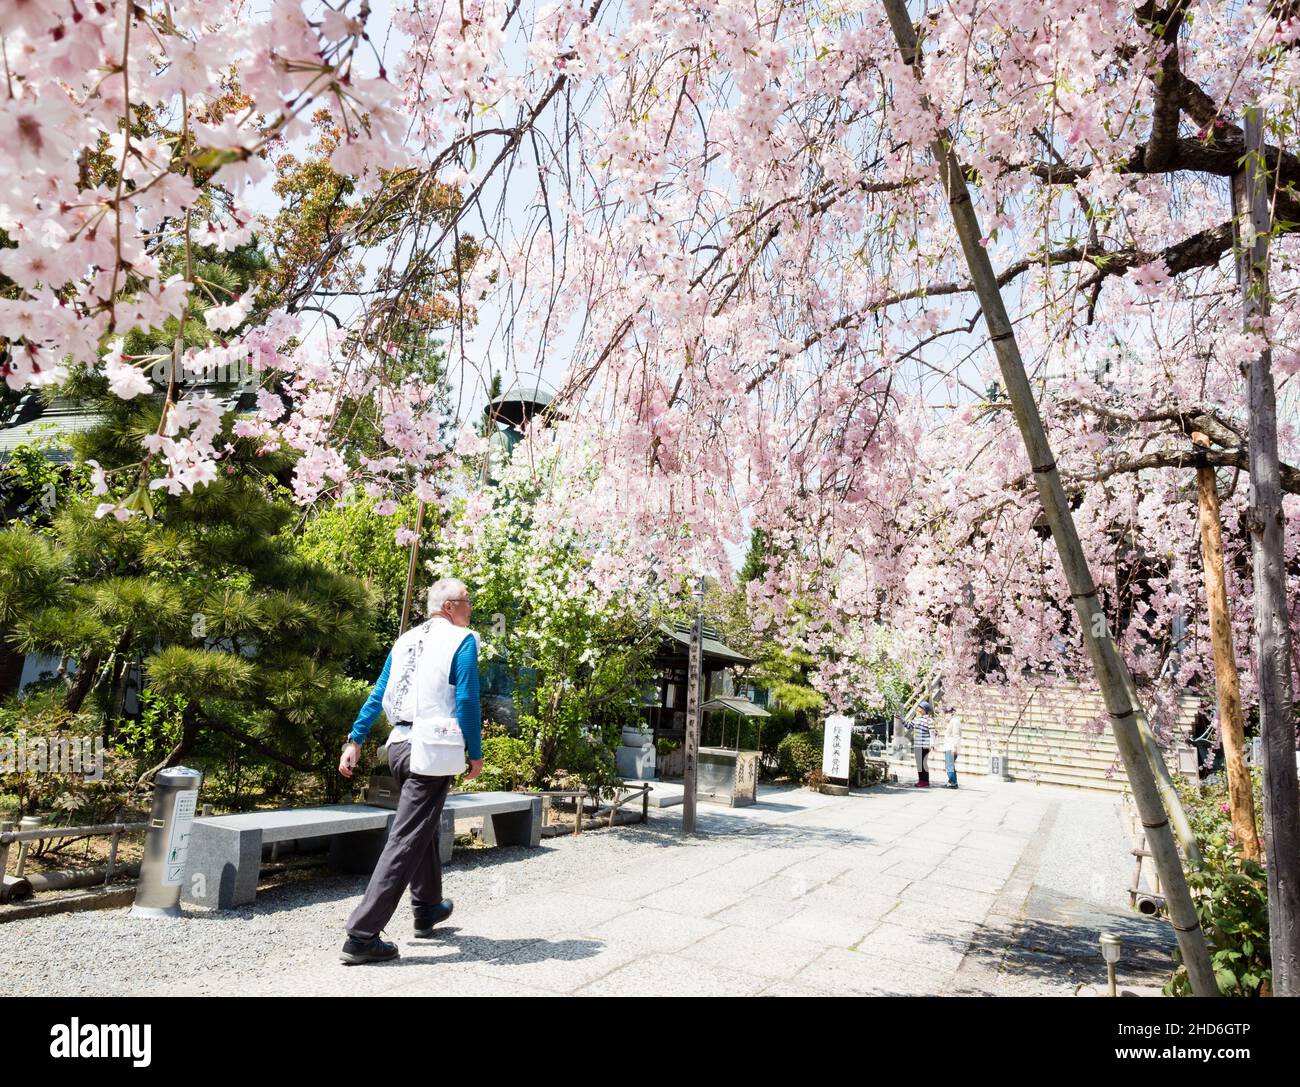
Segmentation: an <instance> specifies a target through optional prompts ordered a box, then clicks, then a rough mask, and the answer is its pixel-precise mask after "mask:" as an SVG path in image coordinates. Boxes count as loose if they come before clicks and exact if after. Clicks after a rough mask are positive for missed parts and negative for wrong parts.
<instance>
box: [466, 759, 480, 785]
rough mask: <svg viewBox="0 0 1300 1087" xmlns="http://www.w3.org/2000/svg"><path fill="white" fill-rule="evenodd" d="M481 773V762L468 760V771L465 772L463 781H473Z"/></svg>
mask: <svg viewBox="0 0 1300 1087" xmlns="http://www.w3.org/2000/svg"><path fill="white" fill-rule="evenodd" d="M481 773H483V760H482V759H470V760H469V769H468V770H466V771H465V780H466V781H473V780H474V779H475V778H476V777H478V776H479V774H481Z"/></svg>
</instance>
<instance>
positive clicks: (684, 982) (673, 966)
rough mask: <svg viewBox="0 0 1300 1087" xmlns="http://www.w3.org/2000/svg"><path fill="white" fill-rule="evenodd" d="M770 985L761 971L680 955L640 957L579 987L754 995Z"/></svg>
mask: <svg viewBox="0 0 1300 1087" xmlns="http://www.w3.org/2000/svg"><path fill="white" fill-rule="evenodd" d="M765 985H766V980H765V979H764V978H762V977H760V976H759V975H757V974H745V973H741V972H740V971H739V970H728V969H726V968H725V967H721V966H714V965H712V964H710V963H702V962H694V961H692V960H690V959H683V958H680V957H679V956H676V955H651V956H649V957H647V958H643V959H638V960H637V961H635V962H631V963H628V964H627V965H626V966H623V967H621V968H619V969H618V970H615V971H614V972H613V973H612V974H607V975H605V976H604V977H603V978H600V979H598V980H597V981H594V982H591V983H590V984H588V985H584V986H582V987H581V988H580V989H578V990H577V993H578V995H581V996H754V995H757V994H758V993H759V992H760V991H761V990H762V989H763V988H764V986H765Z"/></svg>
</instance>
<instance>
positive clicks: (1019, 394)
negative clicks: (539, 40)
mask: <svg viewBox="0 0 1300 1087" xmlns="http://www.w3.org/2000/svg"><path fill="white" fill-rule="evenodd" d="M882 3H883V4H884V7H885V11H886V13H887V14H888V16H889V22H890V25H891V26H892V28H893V31H894V37H895V38H896V39H897V41H898V46H899V50H900V51H901V53H902V55H903V61H904V63H906V64H907V65H908V66H909V67H914V66H916V65H918V64H919V62H920V56H919V53H918V50H917V45H916V31H915V30H914V29H913V27H912V19H911V16H910V15H909V14H908V11H907V2H906V0H882ZM931 151H932V153H933V155H934V158H935V162H936V163H937V165H938V168H939V175H940V177H941V178H942V180H943V184H944V189H945V191H946V192H947V194H948V206H949V209H950V210H951V212H952V216H953V222H954V225H955V227H956V230H957V236H958V238H959V239H960V241H961V246H962V250H963V252H964V253H965V255H966V263H967V265H968V266H969V267H970V272H971V281H972V283H973V284H974V287H975V293H976V295H977V297H978V299H979V303H980V311H981V313H982V314H983V316H984V321H985V324H986V326H987V328H988V331H989V338H990V341H991V342H992V345H993V350H994V351H995V352H996V354H997V360H998V367H999V369H1000V370H1001V372H1002V383H1003V386H1004V387H1005V388H1006V390H1007V396H1008V399H1009V400H1010V401H1011V408H1012V411H1013V412H1014V413H1015V417H1016V423H1017V424H1018V426H1019V428H1020V434H1021V437H1022V438H1023V440H1024V443H1025V451H1026V452H1027V453H1028V456H1029V464H1030V467H1031V469H1032V470H1033V475H1034V483H1035V485H1036V487H1037V488H1038V498H1039V501H1040V503H1041V504H1042V507H1043V513H1044V515H1045V516H1046V518H1047V522H1048V524H1049V525H1050V527H1051V530H1052V539H1053V541H1054V542H1055V543H1056V549H1057V552H1058V554H1059V555H1060V558H1061V565H1062V566H1063V567H1064V569H1065V576H1066V578H1067V580H1068V581H1069V584H1070V595H1071V597H1072V598H1073V600H1074V606H1075V610H1076V612H1077V613H1078V616H1079V625H1080V627H1081V629H1082V633H1083V642H1084V646H1085V647H1086V648H1087V650H1088V655H1089V657H1090V658H1091V659H1092V666H1093V671H1094V672H1095V674H1096V677H1097V682H1098V685H1099V686H1100V687H1101V693H1102V697H1103V698H1104V699H1105V701H1106V709H1107V712H1108V713H1109V715H1110V719H1111V728H1112V730H1113V731H1114V734H1115V743H1116V746H1117V747H1118V748H1119V751H1120V755H1121V756H1122V757H1123V759H1124V766H1125V769H1126V770H1127V772H1128V780H1129V786H1130V788H1132V790H1133V799H1134V801H1135V803H1136V804H1137V809H1138V814H1139V816H1140V817H1141V819H1142V824H1143V826H1144V827H1145V828H1146V835H1147V845H1148V848H1149V849H1150V850H1151V853H1152V859H1153V860H1154V862H1155V867H1156V871H1157V872H1158V873H1159V875H1160V881H1161V883H1162V884H1163V885H1164V888H1165V904H1166V906H1167V907H1168V909H1169V917H1170V919H1171V920H1172V921H1173V925H1174V931H1175V933H1176V934H1177V938H1178V946H1179V949H1180V950H1181V952H1182V956H1183V961H1184V962H1185V963H1186V965H1187V974H1188V978H1189V980H1190V982H1191V987H1192V991H1193V992H1194V993H1195V994H1196V995H1197V996H1218V995H1219V986H1218V982H1217V981H1216V980H1215V977H1214V970H1213V968H1212V967H1211V965H1210V956H1209V951H1208V949H1207V948H1206V944H1205V936H1204V934H1203V933H1202V932H1201V926H1200V922H1199V920H1198V919H1197V915H1196V910H1195V907H1194V906H1193V905H1192V896H1191V893H1190V892H1189V891H1188V888H1187V879H1186V877H1185V875H1184V873H1183V867H1182V862H1181V861H1180V860H1179V857H1178V847H1177V846H1176V845H1175V844H1174V836H1173V833H1172V831H1171V830H1170V827H1169V819H1168V817H1167V816H1166V815H1165V810H1164V808H1163V807H1162V805H1161V803H1160V794H1159V792H1158V791H1157V789H1156V783H1155V778H1154V776H1153V774H1152V770H1151V765H1150V763H1149V762H1148V761H1147V757H1146V753H1145V752H1144V751H1143V747H1142V740H1141V737H1140V735H1139V732H1138V728H1137V724H1136V721H1135V719H1134V711H1133V704H1132V702H1131V701H1130V699H1129V694H1128V687H1127V686H1126V679H1127V671H1128V670H1127V669H1126V668H1125V666H1124V662H1123V661H1122V660H1121V659H1120V656H1119V653H1118V651H1117V649H1116V647H1115V643H1114V640H1113V639H1112V637H1111V635H1110V631H1109V628H1108V626H1107V624H1106V617H1105V613H1104V612H1103V611H1102V610H1101V606H1100V602H1099V601H1098V599H1097V587H1096V584H1095V583H1094V582H1093V580H1092V574H1091V572H1090V571H1089V569H1088V561H1087V558H1086V557H1085V556H1084V553H1083V545H1082V544H1081V543H1080V542H1079V534H1078V531H1077V530H1076V528H1075V525H1074V516H1073V514H1071V512H1070V505H1069V502H1068V500H1067V499H1066V496H1065V489H1064V487H1063V486H1062V485H1061V475H1060V473H1059V472H1058V471H1057V469H1056V460H1055V458H1054V457H1053V455H1052V448H1051V445H1050V443H1049V442H1048V440H1047V434H1046V432H1045V431H1044V430H1043V421H1042V417H1041V416H1040V415H1039V412H1038V404H1037V402H1036V401H1035V399H1034V393H1033V389H1032V388H1031V387H1030V384H1029V378H1028V375H1027V374H1026V373H1025V366H1024V362H1023V360H1022V359H1021V357H1020V348H1019V346H1018V345H1017V343H1016V337H1015V330H1014V329H1013V327H1012V325H1011V319H1010V316H1009V315H1008V313H1007V308H1006V305H1005V303H1004V302H1003V300H1002V292H1001V289H1000V288H999V287H998V281H997V277H996V276H995V275H994V272H993V265H992V262H991V261H990V260H989V255H988V252H987V251H986V250H985V249H984V247H983V246H982V245H980V238H981V237H982V236H983V232H982V231H981V230H980V226H979V220H978V218H977V217H976V215H975V209H974V207H973V205H972V204H971V199H970V190H969V189H968V188H967V185H966V179H965V177H964V176H963V174H962V172H961V166H960V164H959V163H958V162H957V156H956V154H955V153H954V152H953V149H952V136H951V135H950V133H949V132H948V131H947V129H945V128H940V129H939V131H938V133H937V135H936V138H935V141H934V143H933V144H932V145H931ZM1129 682H1130V683H1131V680H1130V681H1129Z"/></svg>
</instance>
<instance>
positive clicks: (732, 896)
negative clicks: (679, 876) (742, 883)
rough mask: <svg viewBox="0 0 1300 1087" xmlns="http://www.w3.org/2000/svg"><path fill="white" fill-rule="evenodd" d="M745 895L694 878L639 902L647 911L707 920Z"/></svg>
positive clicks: (703, 879)
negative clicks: (659, 911) (678, 914)
mask: <svg viewBox="0 0 1300 1087" xmlns="http://www.w3.org/2000/svg"><path fill="white" fill-rule="evenodd" d="M748 893H749V892H747V891H742V890H740V889H739V888H736V887H725V886H718V885H717V884H715V883H714V882H712V881H711V880H709V879H708V878H707V877H701V876H697V877H696V878H695V879H691V880H687V881H686V882H685V883H679V884H678V885H677V886H676V887H669V888H668V889H667V890H664V891H659V892H658V893H657V894H652V895H647V896H646V897H645V898H643V899H641V905H643V906H645V907H646V908H647V909H652V910H667V911H668V912H669V913H680V914H685V915H687V916H689V917H708V916H709V915H710V914H714V913H718V912H720V911H721V910H725V909H726V908H727V907H728V906H734V905H735V904H736V903H737V902H739V901H740V900H741V899H742V898H744V897H746V895H747V894H748Z"/></svg>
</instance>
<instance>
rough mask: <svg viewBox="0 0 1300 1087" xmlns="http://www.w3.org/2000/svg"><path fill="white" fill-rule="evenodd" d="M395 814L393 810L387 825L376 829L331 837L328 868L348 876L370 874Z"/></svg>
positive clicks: (385, 840)
mask: <svg viewBox="0 0 1300 1087" xmlns="http://www.w3.org/2000/svg"><path fill="white" fill-rule="evenodd" d="M396 815H397V813H396V812H393V814H392V815H391V816H389V818H388V825H387V826H384V827H380V828H378V829H377V830H354V831H350V832H349V833H347V834H335V835H334V836H333V837H331V838H330V870H331V871H333V872H342V873H343V874H344V875H349V876H368V875H370V873H371V872H373V871H374V870H375V865H376V864H378V863H379V855H380V854H381V853H382V852H383V851H384V844H385V843H386V842H387V841H388V832H389V830H391V829H392V826H393V818H394V817H395V816H396Z"/></svg>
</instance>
